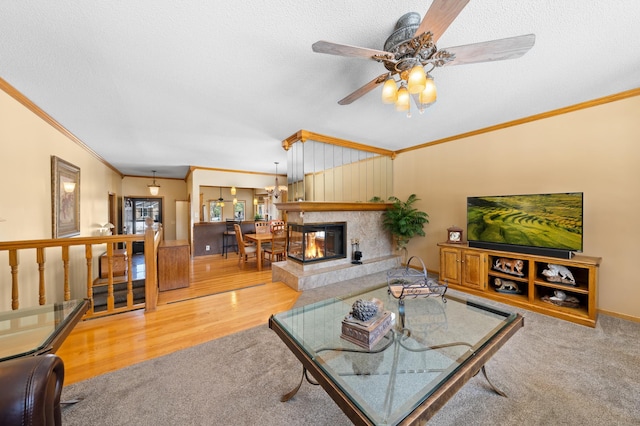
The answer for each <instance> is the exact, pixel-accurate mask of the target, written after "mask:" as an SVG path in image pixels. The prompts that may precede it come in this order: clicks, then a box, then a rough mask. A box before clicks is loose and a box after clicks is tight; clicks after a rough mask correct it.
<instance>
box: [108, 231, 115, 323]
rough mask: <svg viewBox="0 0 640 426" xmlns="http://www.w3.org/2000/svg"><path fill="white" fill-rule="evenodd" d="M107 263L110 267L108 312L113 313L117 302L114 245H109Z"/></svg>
mask: <svg viewBox="0 0 640 426" xmlns="http://www.w3.org/2000/svg"><path fill="white" fill-rule="evenodd" d="M107 263H108V265H109V269H107V270H108V271H109V273H108V277H109V278H108V279H107V311H109V312H111V311H113V310H114V309H115V300H114V297H113V244H112V243H107Z"/></svg>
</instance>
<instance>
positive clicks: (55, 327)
mask: <svg viewBox="0 0 640 426" xmlns="http://www.w3.org/2000/svg"><path fill="white" fill-rule="evenodd" d="M86 304H87V301H86V300H85V299H76V300H69V301H66V302H60V303H51V304H47V305H41V306H36V307H32V308H22V309H16V310H14V311H5V312H0V361H5V360H8V359H11V358H18V357H22V356H28V355H33V354H37V353H39V352H42V351H47V349H48V348H49V346H50V345H51V343H52V342H53V340H54V339H55V338H56V337H57V336H58V335H59V333H60V332H61V331H62V330H63V329H65V328H66V327H67V326H68V325H69V323H70V322H71V321H72V319H74V318H75V317H77V316H78V314H79V313H80V312H81V311H83V310H86Z"/></svg>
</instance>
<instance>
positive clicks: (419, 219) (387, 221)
mask: <svg viewBox="0 0 640 426" xmlns="http://www.w3.org/2000/svg"><path fill="white" fill-rule="evenodd" d="M418 200H419V198H418V197H416V194H411V195H409V198H407V201H402V200H400V199H399V198H398V197H394V196H391V197H389V201H391V202H393V205H392V206H391V207H389V208H388V209H387V210H386V211H385V212H384V215H383V217H382V226H383V227H384V229H386V230H388V231H390V232H391V235H393V238H394V239H395V242H396V247H397V249H398V251H401V252H402V256H403V260H404V261H406V257H407V244H408V243H409V240H411V239H412V238H413V237H415V236H416V235H419V236H421V237H424V236H425V233H424V224H425V223H429V215H428V214H427V213H425V212H423V211H420V210H418V209H416V208H415V207H413V204H414V203H415V202H416V201H418ZM403 263H404V262H403Z"/></svg>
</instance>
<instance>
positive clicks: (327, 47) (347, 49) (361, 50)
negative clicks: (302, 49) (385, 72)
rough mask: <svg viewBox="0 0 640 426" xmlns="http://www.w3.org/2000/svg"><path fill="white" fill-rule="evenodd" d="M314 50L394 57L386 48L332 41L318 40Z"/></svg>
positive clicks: (330, 53)
mask: <svg viewBox="0 0 640 426" xmlns="http://www.w3.org/2000/svg"><path fill="white" fill-rule="evenodd" d="M311 48H312V49H313V51H314V52H318V53H328V54H329V55H339V56H351V57H355V58H365V59H371V58H373V57H374V56H382V57H385V58H388V59H393V58H394V55H393V54H391V53H389V52H385V51H384V50H376V49H367V48H366V47H357V46H349V45H348V44H338V43H332V42H330V41H324V40H320V41H316V42H315V43H313V44H312V45H311Z"/></svg>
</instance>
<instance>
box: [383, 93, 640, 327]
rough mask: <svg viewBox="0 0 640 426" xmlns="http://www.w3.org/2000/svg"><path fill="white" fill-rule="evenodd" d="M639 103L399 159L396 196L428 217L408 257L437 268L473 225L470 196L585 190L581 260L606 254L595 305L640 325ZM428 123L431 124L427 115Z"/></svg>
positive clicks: (568, 116)
mask: <svg viewBox="0 0 640 426" xmlns="http://www.w3.org/2000/svg"><path fill="white" fill-rule="evenodd" d="M638 111H640V96H635V97H632V98H628V99H623V100H619V101H616V102H612V103H607V104H603V105H599V106H595V107H591V108H587V109H582V110H578V111H574V112H570V113H566V114H562V115H557V116H553V117H551V118H546V119H543V120H538V121H533V122H530V123H526V124H521V125H518V126H514V127H508V128H504V129H501V130H496V131H493V132H490V133H484V134H481V135H476V136H471V137H467V138H463V139H459V140H455V141H451V142H446V143H442V144H438V145H432V146H427V147H424V148H421V149H417V150H412V151H408V152H405V153H401V154H400V155H399V156H398V157H397V158H396V160H395V164H394V191H395V194H396V195H397V196H398V197H399V198H401V199H406V197H407V196H408V195H409V194H411V193H415V194H416V195H417V196H418V197H419V198H420V199H421V201H419V202H418V203H417V207H418V208H420V209H421V210H424V211H426V212H427V213H428V214H429V218H430V223H429V224H428V225H427V226H426V228H425V230H426V232H427V237H426V238H419V237H418V238H416V239H414V240H413V241H411V243H410V245H409V252H410V253H411V254H414V255H419V256H421V257H422V258H423V260H425V262H426V264H427V267H428V268H429V269H430V270H438V269H439V264H438V260H439V255H438V247H437V246H436V244H437V243H438V242H441V241H444V240H446V228H448V227H449V226H451V225H458V226H460V227H462V228H463V229H464V228H466V197H467V196H477V195H498V194H528V193H547V192H573V191H576V192H584V208H585V209H584V254H585V255H589V256H599V257H602V263H601V266H600V274H599V279H600V282H599V288H598V302H597V307H598V309H600V310H601V311H607V312H611V313H616V314H620V315H622V316H630V317H635V318H640V303H638V300H640V285H639V284H640V274H639V273H638V266H637V262H638V261H639V259H640V257H639V256H638V255H639V254H640V249H639V248H638V238H636V236H637V235H638V231H637V229H636V228H635V223H636V222H637V220H638V219H637V217H638V212H639V211H640V197H638V190H639V185H640V119H639V118H638V117H639V115H638ZM423 119H428V117H426V118H425V117H423Z"/></svg>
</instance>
